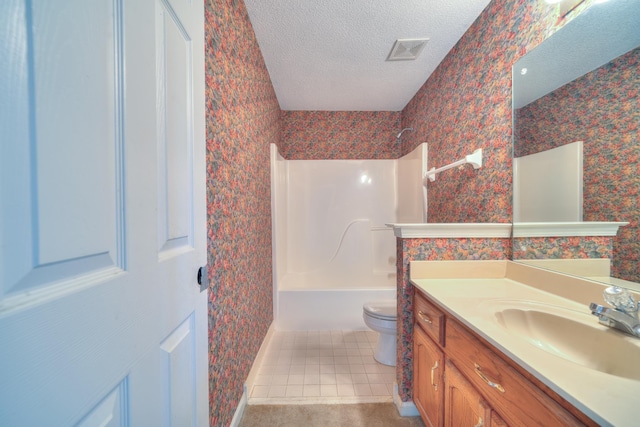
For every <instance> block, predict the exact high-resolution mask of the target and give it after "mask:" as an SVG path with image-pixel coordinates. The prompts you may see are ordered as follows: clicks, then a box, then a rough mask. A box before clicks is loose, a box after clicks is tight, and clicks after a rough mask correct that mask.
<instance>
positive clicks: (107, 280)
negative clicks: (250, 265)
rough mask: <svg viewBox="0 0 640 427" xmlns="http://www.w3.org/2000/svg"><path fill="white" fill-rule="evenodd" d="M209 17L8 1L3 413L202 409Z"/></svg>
mask: <svg viewBox="0 0 640 427" xmlns="http://www.w3.org/2000/svg"><path fill="white" fill-rule="evenodd" d="M203 14H204V10H203V4H202V3H201V2H180V3H179V13H176V12H175V10H174V9H173V8H172V7H171V6H170V3H169V2H164V1H163V2H159V1H157V0H137V1H135V2H125V1H123V0H72V1H71V0H70V1H65V2H33V1H30V0H8V1H3V2H0V49H2V51H3V52H6V53H7V54H6V55H2V56H0V75H2V76H3V79H0V90H1V93H3V95H4V94H6V96H3V97H1V98H0V125H1V129H2V135H1V139H0V342H1V343H2V345H1V346H0V363H1V364H2V369H0V384H2V387H0V425H3V426H4V425H11V426H14V425H15V426H22V425H29V426H31V425H46V426H58V425H60V426H69V425H82V426H90V425H123V426H128V425H157V426H170V425H206V424H207V420H208V396H207V392H208V375H207V368H208V366H207V362H208V360H207V359H208V358H207V333H208V330H207V329H208V328H207V292H203V293H200V292H199V287H198V285H197V283H196V273H197V270H198V267H199V266H201V265H204V264H205V263H206V221H205V220H206V218H205V215H206V210H205V203H206V195H205V176H204V174H205V160H204V158H205V155H204V152H205V142H204V56H203V55H204V47H203V43H204V34H203V31H204V22H203V21H204V16H203ZM160 15H161V16H160ZM159 16H160V17H159ZM158 22H162V24H163V26H162V28H161V30H162V31H160V30H159V28H158V27H157V25H156V24H157V23H158ZM158 46H162V47H163V49H162V50H159V49H158ZM158 64H163V66H162V69H160V67H159V66H158ZM160 159H162V160H160ZM161 165H163V167H164V169H163V168H162V167H161ZM161 176H162V181H161V180H160V178H159V177H161ZM160 182H162V184H161V185H159V183H160ZM159 230H163V234H162V235H160V233H159ZM168 242H169V243H168ZM170 242H177V243H170ZM172 245H173V246H172ZM160 248H162V251H161V253H160V254H159V251H160ZM163 254H164V255H163Z"/></svg>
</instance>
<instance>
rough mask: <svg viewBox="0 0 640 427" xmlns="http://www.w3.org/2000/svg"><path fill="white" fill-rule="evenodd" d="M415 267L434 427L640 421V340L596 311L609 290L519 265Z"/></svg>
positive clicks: (423, 388) (425, 398) (420, 363)
mask: <svg viewBox="0 0 640 427" xmlns="http://www.w3.org/2000/svg"><path fill="white" fill-rule="evenodd" d="M410 269H411V282H412V284H413V285H414V287H415V294H414V305H413V308H414V309H413V316H414V329H413V341H414V342H413V367H414V372H413V378H414V380H413V400H414V403H415V405H416V407H417V408H418V411H419V412H420V414H421V416H422V418H423V420H424V422H425V424H426V425H427V426H441V425H445V426H459V425H485V426H487V425H489V426H503V425H512V426H521V425H526V426H530V425H545V426H555V425H562V426H576V425H593V426H595V425H615V426H625V425H628V426H631V425H637V416H636V412H637V411H636V409H635V404H636V403H635V402H636V400H637V399H636V397H637V396H638V393H640V368H639V367H637V366H636V365H637V360H639V357H640V339H638V338H635V337H632V336H628V335H626V334H623V333H621V332H618V331H615V330H612V329H610V328H607V327H605V326H602V325H600V324H599V323H598V318H597V317H595V316H593V315H591V312H590V310H589V303H590V302H596V303H598V304H601V303H603V298H602V290H603V289H604V288H605V287H604V286H603V285H601V284H598V283H595V282H591V281H589V280H586V279H581V278H577V277H572V276H569V275H564V274H561V273H557V272H551V271H548V270H544V269H540V268H536V267H532V266H526V265H522V264H517V263H513V262H511V261H430V262H424V261H421V262H415V261H414V262H412V263H411V267H410Z"/></svg>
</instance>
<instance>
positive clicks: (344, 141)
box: [280, 111, 400, 160]
mask: <svg viewBox="0 0 640 427" xmlns="http://www.w3.org/2000/svg"><path fill="white" fill-rule="evenodd" d="M282 119H283V120H282V142H281V144H280V153H281V154H282V155H283V156H284V158H286V159H289V160H294V159H295V160H316V159H397V158H398V157H400V145H399V144H398V140H397V138H396V135H397V134H398V132H400V112H398V111H283V112H282Z"/></svg>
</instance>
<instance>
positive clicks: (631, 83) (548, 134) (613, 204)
mask: <svg viewBox="0 0 640 427" xmlns="http://www.w3.org/2000/svg"><path fill="white" fill-rule="evenodd" d="M638 69H640V48H636V49H634V50H632V51H630V52H628V53H627V54H625V55H622V56H620V57H619V58H617V59H615V60H613V61H611V62H610V63H608V64H605V65H603V66H602V67H600V68H598V69H597V70H594V71H592V72H590V73H588V74H585V75H584V76H582V77H580V78H578V79H576V80H574V81H573V82H571V83H569V84H567V85H565V86H563V87H561V88H559V89H557V90H555V91H554V92H552V93H550V94H548V95H546V96H544V97H542V98H540V99H538V100H536V101H534V102H532V103H531V104H529V105H527V106H525V107H523V108H520V109H518V110H517V111H516V121H517V123H518V126H517V129H518V134H517V135H516V141H517V143H516V147H517V148H518V151H517V152H516V155H518V156H521V155H527V154H533V153H537V152H539V151H544V150H548V149H551V148H554V147H558V146H560V145H564V144H566V143H570V142H574V141H584V170H583V181H584V188H583V192H584V200H583V209H584V212H583V218H584V220H585V221H629V225H627V226H625V227H622V228H621V229H620V230H619V231H618V236H617V238H616V239H615V242H614V254H613V264H612V274H613V275H614V276H615V277H618V278H621V279H626V280H630V281H633V282H640V270H638V268H637V266H638V261H639V260H638V257H639V255H640V222H639V221H640V204H639V203H638V200H639V198H640V174H638V164H640V108H638V107H639V106H640V105H639V104H638V99H639V97H640V73H638Z"/></svg>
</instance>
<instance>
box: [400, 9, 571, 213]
mask: <svg viewBox="0 0 640 427" xmlns="http://www.w3.org/2000/svg"><path fill="white" fill-rule="evenodd" d="M557 16H558V13H557V12H556V7H555V6H550V5H548V4H546V3H545V2H544V1H539V0H494V1H492V2H491V3H489V5H488V6H487V7H486V9H485V10H484V11H483V12H482V14H481V15H480V16H479V17H478V19H477V20H476V21H475V23H474V24H473V25H472V26H471V27H470V28H469V30H467V32H466V33H465V34H464V36H463V37H462V38H461V39H460V41H459V42H458V43H457V44H456V46H454V48H453V49H452V50H451V51H450V52H449V54H448V55H447V56H446V57H445V59H444V60H443V61H442V62H441V63H440V65H439V66H438V68H437V69H436V70H435V71H434V73H433V74H432V75H431V76H430V77H429V79H428V80H427V81H426V83H425V84H424V85H423V86H422V88H421V89H420V90H419V91H418V93H417V94H416V95H415V96H414V97H413V99H412V100H411V101H410V102H409V103H408V104H407V106H406V107H405V109H404V110H403V112H402V126H403V127H413V128H415V129H416V131H415V132H413V133H411V134H409V135H407V138H403V142H402V154H403V155H404V154H406V153H409V152H410V151H411V150H413V149H414V148H415V147H416V146H417V145H418V144H419V143H420V142H423V141H426V142H428V143H429V167H432V166H434V167H440V166H444V165H446V164H449V163H452V162H454V161H456V160H459V159H462V158H464V156H466V155H468V154H471V153H472V152H473V151H474V150H475V149H477V148H482V149H483V166H482V168H481V169H478V170H474V169H473V168H471V167H470V166H466V167H464V168H463V169H462V170H460V169H458V168H455V169H451V170H449V171H446V172H444V173H442V176H441V178H439V179H436V181H435V182H432V183H429V187H428V191H429V202H428V203H429V222H511V212H512V203H511V193H512V191H511V181H512V173H511V167H512V164H511V156H512V153H511V147H512V143H511V120H512V119H511V110H512V109H511V67H512V65H513V63H514V62H515V61H516V60H517V59H518V58H519V57H521V56H522V55H524V54H525V53H526V52H527V51H528V50H529V49H531V48H532V47H534V46H536V45H537V44H538V43H540V41H542V40H544V39H545V38H546V37H547V36H548V35H549V34H550V33H552V32H553V31H555V29H556V28H557V27H558V26H560V25H562V24H563V22H562V21H559V20H558V18H557Z"/></svg>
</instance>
